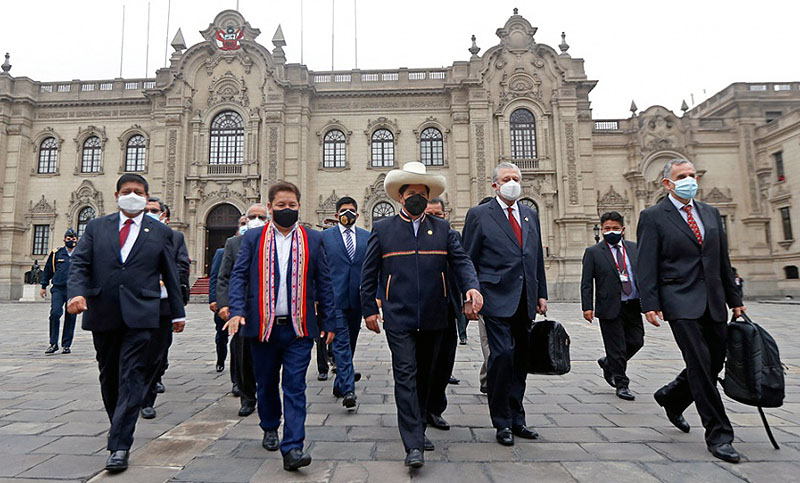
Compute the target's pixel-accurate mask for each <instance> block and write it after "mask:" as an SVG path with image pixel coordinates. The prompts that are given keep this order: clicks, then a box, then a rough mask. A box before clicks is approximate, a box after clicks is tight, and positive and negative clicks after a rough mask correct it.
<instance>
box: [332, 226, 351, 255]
mask: <svg viewBox="0 0 800 483" xmlns="http://www.w3.org/2000/svg"><path fill="white" fill-rule="evenodd" d="M334 234H335V235H336V236H335V237H334V238H336V241H335V242H334V243H336V246H337V247H338V248H339V254H340V256H342V257H343V260H345V261H346V262H347V263H348V264H349V263H351V262H350V257H349V256H348V255H347V246H346V245H345V244H344V238H343V236H344V235H342V231H341V230H340V229H339V227H338V226H337V227H336V231H335V232H334Z"/></svg>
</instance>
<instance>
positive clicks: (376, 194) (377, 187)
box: [361, 173, 395, 229]
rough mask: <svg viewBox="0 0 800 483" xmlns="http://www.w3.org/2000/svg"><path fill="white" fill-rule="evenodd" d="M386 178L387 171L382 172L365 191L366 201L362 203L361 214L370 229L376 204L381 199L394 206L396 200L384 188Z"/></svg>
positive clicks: (365, 224)
mask: <svg viewBox="0 0 800 483" xmlns="http://www.w3.org/2000/svg"><path fill="white" fill-rule="evenodd" d="M385 179H386V173H381V174H380V175H379V176H378V179H376V180H375V182H374V183H372V186H368V187H367V188H366V189H365V191H364V203H362V205H361V216H362V217H363V219H364V226H366V227H367V228H368V229H369V228H370V227H371V224H372V216H370V215H371V214H372V207H373V206H375V205H376V204H377V203H380V202H381V201H386V202H388V203H391V204H392V206H394V204H395V203H394V200H392V199H391V198H389V195H387V194H386V191H385V190H384V189H383V181H384V180H385Z"/></svg>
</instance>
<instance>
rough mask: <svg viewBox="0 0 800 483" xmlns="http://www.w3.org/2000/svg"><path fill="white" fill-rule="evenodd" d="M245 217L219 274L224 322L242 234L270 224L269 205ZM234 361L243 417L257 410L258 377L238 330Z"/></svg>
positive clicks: (219, 302) (233, 341) (229, 241)
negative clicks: (232, 273)
mask: <svg viewBox="0 0 800 483" xmlns="http://www.w3.org/2000/svg"><path fill="white" fill-rule="evenodd" d="M242 218H244V225H243V226H240V227H239V235H237V236H232V237H230V238H228V239H227V240H226V241H225V251H224V252H223V253H222V261H221V262H220V265H219V273H218V274H217V294H216V295H217V307H218V308H219V317H220V318H221V319H222V320H223V321H225V322H227V321H228V319H229V318H230V314H231V313H230V297H229V290H228V289H229V288H230V280H231V272H232V271H233V265H234V263H236V257H237V256H238V255H239V249H240V248H241V246H242V240H243V237H242V235H244V234H245V233H247V231H248V230H257V229H260V228H261V227H263V226H264V225H266V224H267V220H268V217H267V207H266V206H264V205H262V204H261V203H256V204H254V205H252V206H250V208H248V209H247V213H246V214H245V216H243V217H242ZM223 327H224V324H223ZM223 330H226V329H223ZM231 361H235V362H231V365H233V364H236V371H235V372H236V380H235V382H234V383H233V389H232V390H231V392H232V393H233V395H234V396H236V397H238V398H239V402H240V405H239V416H240V417H243V418H244V417H247V416H250V415H251V414H253V412H254V411H255V410H256V376H255V374H254V373H253V358H252V357H251V355H250V342H249V341H247V340H245V338H244V336H243V335H242V334H240V333H239V332H237V333H235V334H233V337H231ZM232 372H233V370H232Z"/></svg>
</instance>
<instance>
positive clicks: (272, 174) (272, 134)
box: [267, 126, 278, 184]
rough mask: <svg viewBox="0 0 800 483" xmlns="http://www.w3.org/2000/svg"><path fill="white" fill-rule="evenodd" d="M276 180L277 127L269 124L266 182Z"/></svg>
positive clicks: (270, 182)
mask: <svg viewBox="0 0 800 483" xmlns="http://www.w3.org/2000/svg"><path fill="white" fill-rule="evenodd" d="M276 181H278V128H277V127H276V126H270V128H269V174H268V178H267V182H268V184H273V183H275V182H276Z"/></svg>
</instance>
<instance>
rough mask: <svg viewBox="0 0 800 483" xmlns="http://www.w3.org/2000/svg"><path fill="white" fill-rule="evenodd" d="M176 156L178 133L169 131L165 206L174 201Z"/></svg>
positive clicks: (173, 130) (174, 130)
mask: <svg viewBox="0 0 800 483" xmlns="http://www.w3.org/2000/svg"><path fill="white" fill-rule="evenodd" d="M177 154H178V131H177V130H176V129H170V131H169V140H168V143H167V177H166V186H165V187H164V188H165V189H164V191H165V192H166V193H167V197H166V198H167V204H168V205H172V203H173V202H174V201H175V164H176V159H177Z"/></svg>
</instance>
